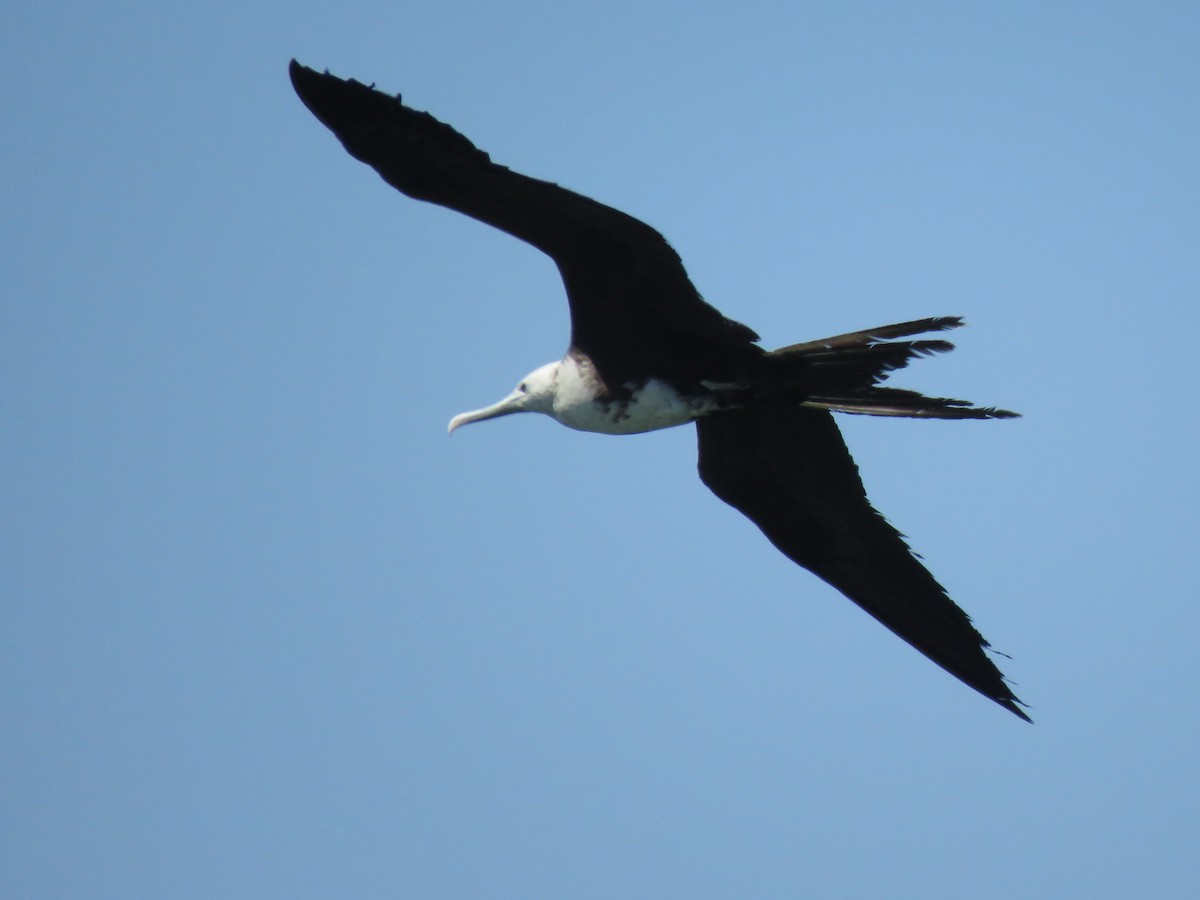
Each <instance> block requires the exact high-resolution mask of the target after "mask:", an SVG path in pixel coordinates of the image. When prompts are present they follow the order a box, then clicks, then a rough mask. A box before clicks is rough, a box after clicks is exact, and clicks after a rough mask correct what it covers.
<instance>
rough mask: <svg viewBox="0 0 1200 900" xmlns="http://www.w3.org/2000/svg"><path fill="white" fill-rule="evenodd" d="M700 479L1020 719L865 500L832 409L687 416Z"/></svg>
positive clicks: (1000, 683)
mask: <svg viewBox="0 0 1200 900" xmlns="http://www.w3.org/2000/svg"><path fill="white" fill-rule="evenodd" d="M696 429H697V432H698V435H699V445H700V463H699V469H700V478H701V479H702V480H703V481H704V483H705V484H706V485H707V486H708V487H709V488H711V489H712V491H713V493H715V494H716V495H717V496H718V497H720V498H721V499H722V500H724V501H725V502H726V503H728V504H729V505H731V506H733V507H734V508H736V509H738V510H740V511H741V512H742V513H744V514H745V515H746V516H748V517H749V518H750V520H751V521H753V522H754V524H756V525H757V526H758V527H759V528H760V529H762V532H763V534H765V535H766V536H767V538H769V539H770V541H771V543H773V544H774V545H775V546H776V547H777V548H779V550H781V551H782V552H783V553H784V555H786V556H787V557H788V558H790V559H791V560H792V561H794V562H796V563H798V564H799V565H801V566H803V567H804V568H806V569H808V570H809V571H811V572H813V573H814V574H815V575H817V576H818V577H820V578H822V579H823V580H825V581H826V582H828V583H829V584H831V585H832V586H833V587H835V588H837V589H838V590H839V591H841V592H842V593H843V594H845V595H846V596H847V597H849V598H850V599H851V600H853V601H854V602H855V603H857V604H858V605H859V606H861V607H862V608H863V609H865V610H866V611H867V612H868V613H870V614H871V615H872V616H874V617H875V618H876V619H878V620H879V621H880V622H882V623H883V624H884V625H886V626H887V627H888V628H890V629H891V630H892V631H893V632H895V633H896V634H897V635H899V636H900V637H902V638H903V639H904V640H906V641H907V642H908V643H910V644H911V645H912V646H914V647H915V648H916V649H918V650H920V651H921V652H922V653H924V654H925V655H926V656H928V657H929V658H930V659H931V660H933V661H934V662H935V663H937V664H938V665H939V666H941V667H942V668H943V669H945V670H946V671H947V672H949V673H950V674H952V675H954V676H955V677H957V678H959V679H960V680H962V681H963V682H965V683H966V684H968V685H969V686H971V687H973V688H974V689H975V690H977V691H979V692H980V693H981V694H983V695H984V696H985V697H989V698H990V699H992V700H994V701H996V702H997V703H999V704H1000V705H1001V706H1003V707H1004V708H1005V709H1007V710H1009V711H1010V712H1013V713H1015V714H1016V715H1018V716H1020V717H1021V718H1022V719H1025V720H1026V721H1029V717H1028V716H1027V715H1026V714H1025V713H1024V712H1023V711H1022V709H1021V708H1020V706H1019V705H1018V704H1019V703H1020V701H1019V700H1018V699H1017V698H1016V696H1015V695H1014V694H1013V692H1012V691H1011V690H1010V689H1009V686H1008V684H1007V683H1006V682H1005V680H1004V676H1003V675H1002V674H1001V672H1000V670H999V669H998V668H996V665H995V663H993V662H992V660H991V659H990V658H989V657H988V656H987V654H986V653H985V652H984V650H985V648H987V646H988V643H987V641H985V640H984V639H983V637H982V635H980V634H979V632H978V631H976V630H975V628H974V626H973V625H972V624H971V620H970V619H969V618H968V617H967V614H966V613H964V612H963V611H962V610H961V609H959V607H958V606H957V605H955V603H954V602H953V601H952V600H951V599H950V597H949V596H947V594H946V590H945V589H944V588H943V587H942V586H941V585H940V584H938V583H937V581H935V580H934V578H933V576H932V575H930V574H929V572H928V570H926V568H925V567H924V566H923V565H921V563H920V562H919V561H918V560H917V558H916V557H915V556H914V555H913V553H912V551H911V550H909V548H908V545H907V544H906V543H905V542H904V538H903V536H902V535H901V534H900V533H899V532H898V531H896V529H894V528H892V526H891V525H889V524H888V523H887V522H886V521H885V520H884V518H883V516H881V515H880V514H879V513H878V512H876V510H875V509H874V508H872V506H871V504H870V502H869V501H868V500H867V495H866V491H865V490H864V489H863V485H862V481H861V479H860V478H859V475H858V468H857V466H855V464H854V460H853V459H852V458H851V457H850V452H849V450H847V448H846V444H845V442H844V441H843V440H842V436H841V433H840V432H839V431H838V428H837V425H836V423H835V422H834V420H833V416H832V414H830V413H828V412H825V411H823V410H813V409H804V408H801V407H798V406H795V405H790V404H778V405H774V404H765V405H759V406H755V407H752V408H748V409H739V410H731V411H728V412H723V413H718V414H716V415H712V416H708V417H706V418H703V419H700V420H698V421H697V422H696Z"/></svg>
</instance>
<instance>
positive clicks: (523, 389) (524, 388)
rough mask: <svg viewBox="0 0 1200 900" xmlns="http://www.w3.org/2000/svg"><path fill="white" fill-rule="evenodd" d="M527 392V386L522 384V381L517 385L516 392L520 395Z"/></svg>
mask: <svg viewBox="0 0 1200 900" xmlns="http://www.w3.org/2000/svg"><path fill="white" fill-rule="evenodd" d="M528 390H529V385H527V384H526V383H525V382H523V381H522V382H521V383H520V384H518V385H517V391H518V392H519V393H522V394H524V393H525V392H526V391H528Z"/></svg>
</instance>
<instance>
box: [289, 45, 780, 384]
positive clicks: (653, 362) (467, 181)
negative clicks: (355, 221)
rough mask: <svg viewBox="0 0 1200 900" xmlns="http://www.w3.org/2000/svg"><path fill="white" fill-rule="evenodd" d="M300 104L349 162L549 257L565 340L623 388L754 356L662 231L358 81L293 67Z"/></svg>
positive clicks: (747, 335)
mask: <svg viewBox="0 0 1200 900" xmlns="http://www.w3.org/2000/svg"><path fill="white" fill-rule="evenodd" d="M290 73H291V78H292V84H293V86H294V87H295V89H296V93H297V94H298V95H299V96H300V99H301V100H302V101H303V102H304V105H305V106H307V107H308V108H309V110H311V111H312V113H313V115H315V116H316V117H317V118H318V119H319V120H320V121H321V122H322V123H323V124H324V125H326V126H327V127H328V128H329V129H330V130H331V131H332V132H333V133H334V134H335V135H336V136H337V138H338V139H339V140H340V141H341V142H342V144H343V146H345V148H346V150H347V151H349V153H350V155H351V156H353V157H355V158H356V159H359V160H361V161H362V162H365V163H366V164H367V165H369V166H371V167H372V168H373V169H375V171H377V172H378V173H379V174H380V176H382V178H383V179H384V181H386V182H387V183H388V184H390V185H392V186H393V187H395V188H397V189H398V190H400V191H401V192H403V193H405V194H407V195H408V196H410V197H413V198H415V199H417V200H425V201H428V202H430V203H436V204H438V205H440V206H445V207H447V208H449V209H453V210H456V211H458V212H461V213H463V214H465V215H468V216H471V217H472V218H475V219H478V220H480V221H481V222H486V223H487V224H488V225H491V226H493V227H495V228H499V229H500V230H502V231H505V232H507V233H508V234H511V235H513V236H514V237H517V238H520V239H521V240H523V241H526V242H528V243H530V244H532V245H533V246H535V247H537V248H538V249H539V250H541V251H543V252H544V253H546V254H548V255H549V256H550V257H551V258H553V259H554V261H555V262H556V263H557V264H558V268H559V271H560V272H561V274H562V277H563V281H564V283H565V285H566V288H567V296H568V299H569V301H570V304H571V323H572V334H571V342H572V344H573V345H574V346H575V347H577V348H578V349H580V350H582V351H583V352H584V353H586V354H588V356H590V357H591V358H592V360H593V362H594V363H595V365H596V367H597V369H598V370H599V371H600V373H601V375H602V376H603V377H605V378H606V379H615V380H616V381H617V383H618V384H619V383H623V382H624V381H626V380H630V379H632V378H637V377H644V376H646V375H648V374H650V373H651V372H652V371H656V372H658V373H659V374H664V373H663V369H664V367H666V368H667V369H668V370H669V368H670V367H671V365H672V364H673V363H674V364H675V365H677V366H678V367H680V368H681V370H683V371H686V368H687V365H688V362H689V359H690V358H698V357H700V356H705V355H708V356H711V355H712V354H713V353H714V352H715V353H717V354H718V358H719V354H720V353H721V352H722V351H723V350H724V351H726V352H727V353H731V354H734V355H743V356H744V355H747V354H755V355H756V354H757V352H758V351H757V348H756V347H754V346H753V342H754V341H756V340H758V336H757V335H756V334H754V332H753V331H751V330H750V329H749V328H747V327H746V326H745V325H742V324H740V323H738V322H734V321H732V320H731V319H727V318H725V317H724V316H723V315H721V313H720V312H718V311H717V310H716V309H714V308H713V307H712V306H709V305H708V304H707V303H705V302H704V300H703V299H702V298H701V297H700V294H699V293H698V292H697V291H696V289H695V287H693V285H692V283H691V281H690V280H689V279H688V276H687V273H686V272H685V271H684V268H683V263H682V262H681V261H680V259H679V256H678V254H676V253H675V251H674V250H672V249H671V247H670V245H669V244H668V243H667V242H666V240H665V239H664V238H663V236H662V235H661V234H659V233H658V232H657V231H655V230H654V229H653V228H651V227H650V226H649V225H646V224H645V223H644V222H640V221H638V220H637V219H635V218H633V217H632V216H629V215H626V214H625V213H623V212H620V211H618V210H615V209H612V208H611V207H608V206H605V205H603V204H602V203H597V202H596V201H595V200H590V199H588V198H587V197H583V196H581V195H579V194H576V193H574V192H572V191H569V190H567V189H565V188H562V187H559V186H558V185H556V184H552V183H550V182H548V181H539V180H537V179H534V178H529V177H527V176H525V175H520V174H518V173H516V172H513V171H511V170H510V169H507V168H505V167H504V166H501V165H497V164H496V163H494V162H492V161H491V158H490V157H489V156H488V154H486V153H485V152H483V151H482V150H480V149H478V148H477V147H476V146H475V145H474V144H472V143H471V142H470V141H469V140H468V139H467V138H465V137H464V136H463V135H461V134H459V133H458V132H457V131H455V130H454V129H453V128H451V127H450V126H449V125H446V124H444V123H442V122H439V121H438V120H437V119H435V118H434V117H433V116H431V115H429V114H428V113H424V112H418V111H416V110H413V109H410V108H409V107H406V106H404V105H403V104H402V103H401V101H400V98H399V97H392V96H389V95H387V94H383V93H381V92H379V91H376V90H374V88H372V87H369V86H367V85H364V84H360V83H359V82H357V81H354V80H343V79H341V78H337V77H335V76H333V75H330V74H329V73H328V72H326V73H324V74H322V73H319V72H315V71H313V70H312V69H309V68H307V67H305V66H302V65H300V64H299V63H298V62H296V61H295V60H293V61H292V63H291V67H290Z"/></svg>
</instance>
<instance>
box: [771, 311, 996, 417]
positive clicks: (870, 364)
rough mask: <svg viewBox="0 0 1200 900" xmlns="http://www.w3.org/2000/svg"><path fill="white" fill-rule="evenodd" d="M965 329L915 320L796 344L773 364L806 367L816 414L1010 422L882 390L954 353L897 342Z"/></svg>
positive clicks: (990, 409) (960, 403)
mask: <svg viewBox="0 0 1200 900" xmlns="http://www.w3.org/2000/svg"><path fill="white" fill-rule="evenodd" d="M962 324H963V320H962V319H961V318H959V317H958V316H938V317H932V318H927V319H916V320H913V321H911V322H900V323H898V324H895V325H884V326H881V327H879V328H870V329H867V330H865V331H854V332H850V333H848V334H839V335H835V336H834V337H830V338H824V339H822V340H816V341H807V342H805V343H803V344H792V345H791V346H788V347H782V348H780V349H778V350H775V351H774V352H772V353H771V354H770V358H771V359H773V360H775V361H777V362H778V363H779V364H781V365H783V366H785V367H790V364H792V363H794V362H796V361H797V360H802V361H803V363H804V368H805V371H806V374H807V378H808V381H809V384H810V389H809V391H808V395H807V397H806V398H805V400H804V405H805V406H808V407H812V408H816V409H828V410H834V411H837V412H845V413H856V414H859V415H870V416H905V417H910V418H931V419H1006V418H1012V417H1014V416H1016V415H1018V414H1017V413H1014V412H1010V411H1009V410H1006V409H997V408H996V407H994V406H982V407H980V406H972V405H971V403H969V402H968V401H966V400H955V399H952V398H949V397H926V396H925V395H924V394H920V393H917V392H916V391H908V390H903V389H900V388H886V387H880V386H879V383H880V382H881V381H883V380H884V379H886V378H887V377H888V375H889V374H891V373H892V372H894V371H896V370H897V369H902V368H904V367H905V366H906V365H908V364H909V363H910V362H911V361H912V360H914V359H917V358H919V357H922V356H931V355H933V354H935V353H949V352H950V351H951V350H953V349H954V345H953V344H952V343H950V342H949V341H946V340H940V339H922V340H913V341H898V340H893V338H902V337H912V336H914V335H919V334H924V333H927V332H931V331H948V330H950V329H952V328H958V327H960V326H961V325H962Z"/></svg>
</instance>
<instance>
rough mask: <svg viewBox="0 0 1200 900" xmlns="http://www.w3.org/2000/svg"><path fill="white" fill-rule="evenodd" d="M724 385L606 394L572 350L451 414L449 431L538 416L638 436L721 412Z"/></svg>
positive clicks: (649, 386)
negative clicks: (478, 405) (482, 403)
mask: <svg viewBox="0 0 1200 900" xmlns="http://www.w3.org/2000/svg"><path fill="white" fill-rule="evenodd" d="M723 387H725V386H723V385H706V384H703V383H701V384H696V385H693V386H692V389H691V390H690V391H686V392H685V391H683V390H680V389H679V388H677V387H675V386H673V385H671V384H669V383H667V382H666V381H663V380H661V379H658V378H645V379H640V380H638V381H632V382H627V383H625V384H622V385H618V386H617V388H618V389H617V390H616V391H610V390H609V388H608V386H607V385H606V384H605V383H604V381H603V380H602V379H601V377H600V375H599V373H598V372H597V371H596V367H595V365H594V364H593V363H592V361H591V360H590V359H589V358H588V357H586V356H584V355H583V354H582V353H578V352H576V351H572V352H569V353H568V354H567V355H566V356H564V357H563V358H562V359H561V360H559V361H558V362H552V363H547V364H546V365H544V366H542V367H541V368H538V369H534V370H533V371H532V372H530V373H529V374H528V375H526V376H525V377H524V378H523V379H522V380H521V383H520V384H519V385H517V387H516V389H515V390H513V392H512V393H511V394H509V395H508V396H507V397H505V398H504V399H503V400H501V401H500V402H499V403H497V404H494V405H493V406H488V407H484V408H483V409H477V410H474V411H472V412H467V413H462V414H461V415H458V416H455V417H454V418H453V419H452V420H451V422H450V429H449V430H450V432H451V433H453V432H454V430H455V429H457V428H458V427H459V426H460V425H466V424H468V423H469V422H479V421H482V420H483V419H491V418H495V417H496V416H498V415H505V414H507V413H510V412H512V413H515V412H540V413H544V414H546V415H548V416H550V417H551V418H552V419H554V420H555V421H556V422H558V423H559V424H561V425H566V426H567V427H568V428H574V429H575V430H576V431H591V432H595V433H597V434H641V433H643V432H646V431H658V430H659V429H662V428H674V427H675V426H676V425H686V424H687V423H688V422H693V421H695V420H696V419H699V418H701V417H702V416H706V415H708V414H709V413H712V412H716V411H717V410H718V409H721V408H722V399H721V397H722V388H723ZM725 393H726V394H729V393H732V391H730V390H726V391H725ZM725 405H726V406H728V405H729V404H728V403H726V404H725Z"/></svg>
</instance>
